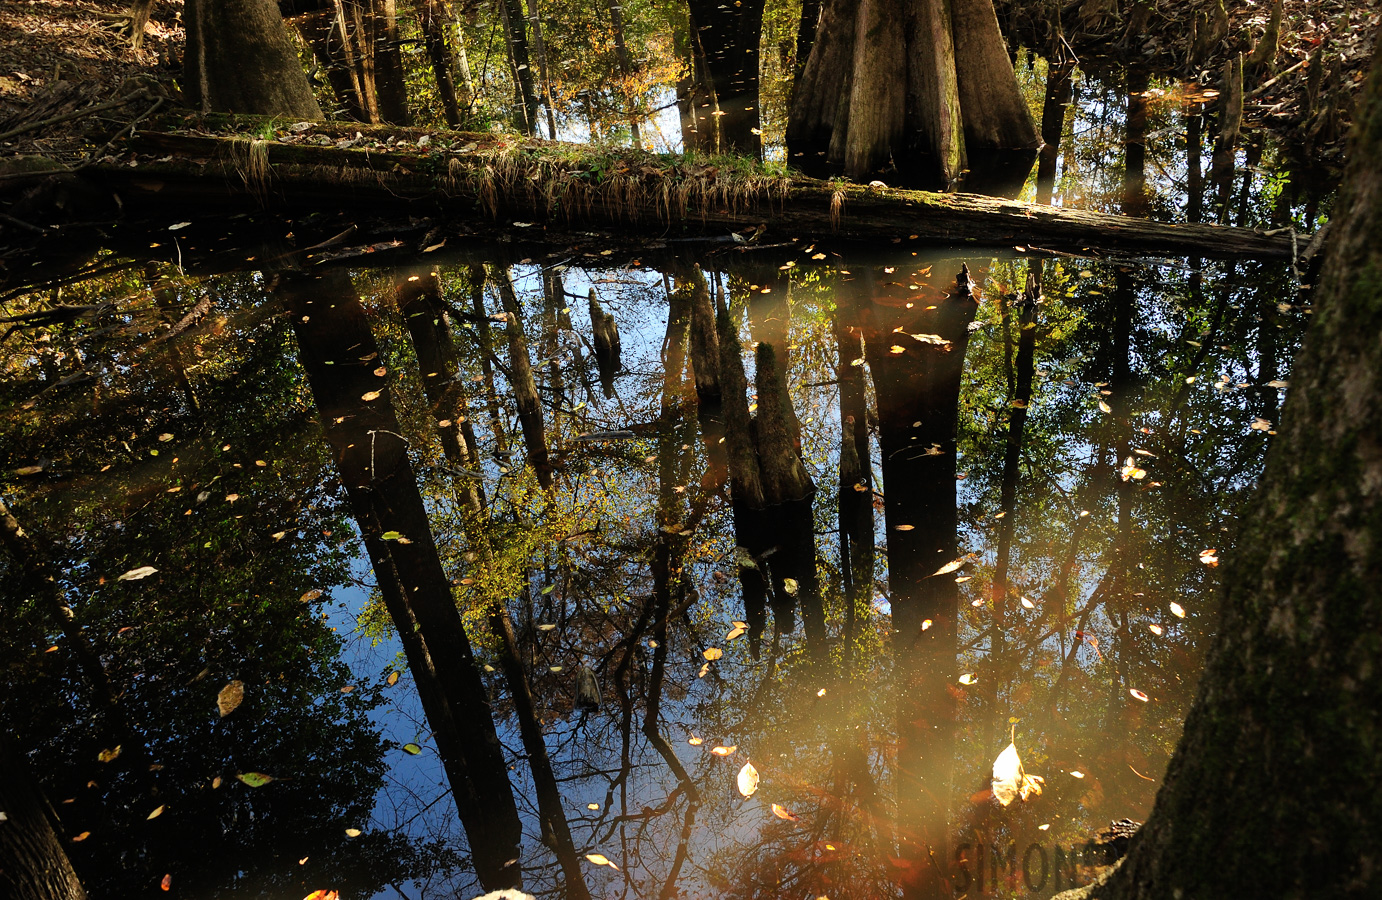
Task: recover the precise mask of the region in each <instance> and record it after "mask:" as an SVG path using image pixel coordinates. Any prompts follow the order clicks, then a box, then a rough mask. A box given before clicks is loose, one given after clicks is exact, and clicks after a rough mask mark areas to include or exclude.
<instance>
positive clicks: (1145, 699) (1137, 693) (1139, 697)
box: [1128, 688, 1152, 703]
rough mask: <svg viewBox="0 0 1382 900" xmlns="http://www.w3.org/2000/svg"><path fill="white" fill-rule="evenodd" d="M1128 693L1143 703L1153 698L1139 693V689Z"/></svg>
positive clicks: (1130, 690) (1131, 689)
mask: <svg viewBox="0 0 1382 900" xmlns="http://www.w3.org/2000/svg"><path fill="white" fill-rule="evenodd" d="M1128 693H1129V694H1132V695H1133V696H1134V697H1136V698H1137V699H1138V700H1141V701H1142V702H1143V703H1146V702H1147V701H1148V700H1150V699H1152V698H1151V697H1148V696H1147V695H1146V694H1144V693H1142V692H1141V691H1139V690H1138V689H1137V688H1129V689H1128Z"/></svg>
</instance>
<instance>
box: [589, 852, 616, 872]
mask: <svg viewBox="0 0 1382 900" xmlns="http://www.w3.org/2000/svg"><path fill="white" fill-rule="evenodd" d="M585 858H586V859H588V860H590V861H591V862H593V863H594V864H595V865H597V866H609V867H610V868H611V869H616V870H617V869H618V868H619V867H618V866H616V865H615V864H614V863H612V862H610V861H609V857H608V856H605V855H604V854H603V853H587V854H586V855H585Z"/></svg>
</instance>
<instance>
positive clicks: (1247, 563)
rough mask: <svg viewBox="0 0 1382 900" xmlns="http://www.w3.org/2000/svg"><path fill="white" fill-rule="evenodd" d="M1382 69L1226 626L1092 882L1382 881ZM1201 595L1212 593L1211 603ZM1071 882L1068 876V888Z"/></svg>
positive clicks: (1182, 892) (1122, 894)
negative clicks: (1127, 826) (1150, 786)
mask: <svg viewBox="0 0 1382 900" xmlns="http://www.w3.org/2000/svg"><path fill="white" fill-rule="evenodd" d="M1379 155H1382V72H1380V71H1379V69H1378V67H1377V66H1376V65H1374V70H1373V75H1372V80H1371V82H1370V84H1369V86H1368V89H1367V92H1366V95H1365V100H1364V104H1363V107H1362V109H1361V115H1360V116H1359V118H1358V130H1357V131H1356V132H1355V135H1354V146H1353V152H1352V157H1351V158H1352V160H1353V162H1352V163H1351V165H1350V167H1349V170H1348V173H1347V174H1346V176H1345V180H1344V187H1343V189H1342V192H1341V196H1340V199H1339V201H1338V205H1337V207H1336V217H1335V219H1334V223H1333V227H1334V228H1336V229H1337V231H1335V232H1334V238H1333V240H1334V243H1333V246H1332V247H1331V248H1330V250H1329V251H1328V256H1327V259H1326V262H1325V265H1324V271H1323V273H1322V276H1321V279H1320V281H1319V283H1318V286H1317V288H1316V291H1317V299H1316V304H1315V309H1316V310H1317V312H1316V313H1315V316H1314V320H1313V322H1312V324H1311V328H1310V331H1309V333H1308V334H1307V336H1306V339H1305V344H1304V346H1303V348H1302V351H1301V354H1300V357H1299V359H1298V361H1297V363H1296V366H1295V371H1294V375H1293V377H1292V379H1291V381H1292V386H1291V391H1290V393H1289V394H1288V395H1287V398H1286V405H1285V410H1284V412H1283V414H1282V422H1281V424H1280V426H1279V427H1278V435H1277V437H1276V443H1275V445H1274V446H1273V447H1272V451H1271V453H1270V454H1269V455H1268V459H1267V467H1266V471H1265V473H1264V474H1263V477H1262V484H1261V487H1260V489H1259V493H1258V496H1257V498H1256V499H1255V501H1254V505H1253V507H1252V509H1250V510H1248V511H1246V512H1245V514H1244V516H1243V519H1242V521H1243V522H1244V523H1245V527H1244V530H1243V532H1242V534H1241V535H1240V536H1239V539H1238V541H1237V543H1236V546H1237V547H1238V548H1239V549H1238V550H1237V551H1235V553H1234V555H1233V557H1232V558H1230V559H1228V560H1227V561H1226V564H1227V567H1228V571H1227V572H1226V573H1225V577H1224V589H1223V595H1222V598H1221V602H1220V610H1219V623H1218V628H1217V635H1218V636H1217V638H1216V640H1215V643H1214V646H1213V647H1212V648H1211V651H1210V655H1209V659H1208V663H1207V665H1206V669H1205V674H1204V676H1203V679H1202V680H1201V683H1200V689H1199V694H1198V696H1197V698H1196V700H1195V703H1194V706H1193V707H1192V709H1191V712H1190V715H1189V717H1188V719H1187V721H1186V724H1185V733H1184V736H1183V738H1182V740H1181V744H1180V746H1179V747H1178V748H1177V751H1176V755H1175V757H1174V758H1173V759H1172V761H1171V765H1170V767H1169V769H1168V771H1167V774H1166V780H1165V782H1164V784H1163V785H1162V788H1161V790H1160V792H1159V793H1158V795H1157V801H1156V806H1155V808H1154V809H1153V811H1152V814H1151V817H1150V818H1149V819H1148V821H1147V824H1146V825H1145V826H1144V827H1143V828H1142V830H1141V832H1140V833H1139V835H1138V836H1137V837H1136V838H1135V839H1134V841H1133V844H1132V847H1131V850H1130V852H1129V855H1128V857H1127V859H1126V860H1125V861H1124V862H1123V865H1122V866H1121V867H1120V868H1119V869H1118V870H1117V871H1116V872H1115V873H1114V874H1113V876H1112V877H1111V878H1110V879H1109V880H1108V881H1107V882H1105V883H1103V884H1101V885H1098V886H1096V887H1093V888H1085V889H1081V890H1080V891H1079V892H1077V894H1075V896H1091V897H1099V898H1110V900H1123V898H1139V900H1140V898H1148V900H1150V898H1165V897H1174V896H1184V897H1187V898H1190V897H1274V898H1306V897H1375V896H1378V895H1379V893H1382V867H1379V866H1378V864H1377V840H1376V835H1377V834H1378V829H1379V828H1380V827H1382V801H1379V799H1378V795H1377V792H1376V791H1375V790H1373V789H1372V786H1373V785H1375V784H1377V783H1378V780H1379V778H1382V754H1379V751H1378V747H1379V746H1382V682H1379V680H1378V677H1377V671H1376V670H1377V666H1378V663H1379V661H1382V638H1379V635H1382V594H1379V593H1378V591H1377V584H1378V582H1379V580H1382V542H1380V539H1382V438H1379V435H1382V402H1379V397H1382V340H1379V336H1380V335H1382V171H1379V167H1378V163H1377V160H1378V158H1379ZM1192 614H1193V612H1192ZM1067 896H1068V895H1067Z"/></svg>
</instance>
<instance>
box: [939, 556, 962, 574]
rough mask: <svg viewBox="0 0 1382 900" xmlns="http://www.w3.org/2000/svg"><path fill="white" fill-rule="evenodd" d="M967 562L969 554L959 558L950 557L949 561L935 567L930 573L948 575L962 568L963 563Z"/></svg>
mask: <svg viewBox="0 0 1382 900" xmlns="http://www.w3.org/2000/svg"><path fill="white" fill-rule="evenodd" d="M967 562H969V556H968V555H966V556H961V557H960V558H959V559H952V560H951V561H950V562H948V563H946V564H945V565H943V566H941V567H940V568H939V569H937V570H936V571H934V572H932V573H931V574H932V575H949V574H950V573H951V572H954V571H956V570H958V569H960V568H962V567H963V566H964V564H965V563H967Z"/></svg>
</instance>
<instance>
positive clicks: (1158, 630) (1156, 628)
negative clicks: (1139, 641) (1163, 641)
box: [1147, 622, 1161, 635]
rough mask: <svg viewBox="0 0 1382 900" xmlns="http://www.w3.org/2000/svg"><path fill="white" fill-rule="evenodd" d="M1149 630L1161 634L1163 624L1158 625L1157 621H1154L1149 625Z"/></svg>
mask: <svg viewBox="0 0 1382 900" xmlns="http://www.w3.org/2000/svg"><path fill="white" fill-rule="evenodd" d="M1147 630H1148V631H1150V632H1151V633H1152V634H1158V635H1159V634H1161V626H1160V625H1157V624H1156V623H1155V622H1153V623H1152V624H1151V625H1148V626H1147Z"/></svg>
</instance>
